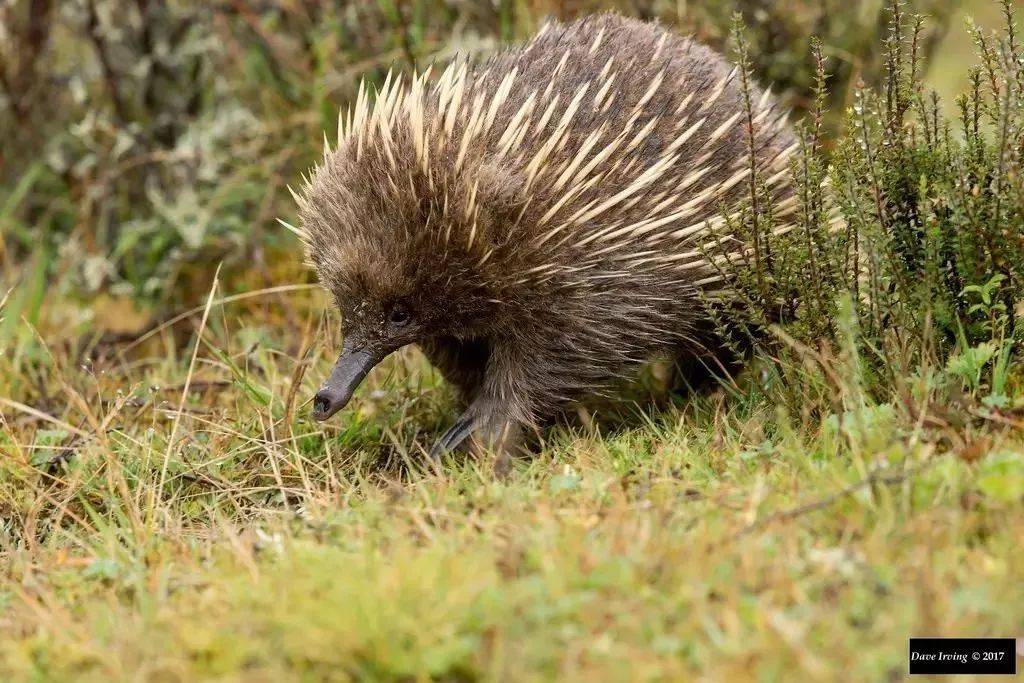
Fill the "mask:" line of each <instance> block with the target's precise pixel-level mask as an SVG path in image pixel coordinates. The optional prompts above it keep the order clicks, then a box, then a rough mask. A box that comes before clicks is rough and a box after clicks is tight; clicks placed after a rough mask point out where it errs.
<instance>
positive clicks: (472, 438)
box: [430, 403, 522, 468]
mask: <svg viewBox="0 0 1024 683" xmlns="http://www.w3.org/2000/svg"><path fill="white" fill-rule="evenodd" d="M521 442H522V427H521V425H519V423H517V422H516V421H515V420H513V419H511V418H509V417H508V416H507V415H505V414H503V413H500V412H492V411H487V410H484V409H482V408H481V404H480V403H474V404H473V405H472V406H470V408H469V409H468V410H467V411H466V412H465V413H463V414H462V415H461V416H460V417H459V419H458V420H456V421H455V424H453V425H452V426H451V427H449V428H448V430H447V431H445V433H444V434H442V435H441V438H440V439H438V441H437V443H435V444H434V446H433V447H432V448H431V449H430V457H431V458H440V457H441V456H443V455H445V454H446V453H451V452H452V451H455V450H457V449H459V448H460V447H469V448H470V449H471V450H472V451H474V452H475V453H489V454H492V455H493V456H494V457H495V459H496V460H495V462H496V465H497V466H498V467H499V468H500V467H501V466H504V465H505V464H507V462H508V460H509V458H510V456H511V455H512V454H513V453H515V452H516V451H517V450H518V449H519V447H520V444H521Z"/></svg>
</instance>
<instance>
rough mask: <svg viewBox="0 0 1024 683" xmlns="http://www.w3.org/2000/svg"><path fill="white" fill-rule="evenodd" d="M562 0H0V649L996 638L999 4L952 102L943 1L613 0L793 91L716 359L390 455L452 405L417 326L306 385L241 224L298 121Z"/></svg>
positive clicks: (822, 664) (557, 661) (407, 664)
mask: <svg viewBox="0 0 1024 683" xmlns="http://www.w3.org/2000/svg"><path fill="white" fill-rule="evenodd" d="M593 5H594V6H593V7H592V6H591V3H588V2H545V1H543V0H542V1H534V2H529V3H527V2H519V1H518V0H516V1H513V0H507V1H506V0H503V1H502V2H496V3H476V2H468V1H467V2H461V1H458V0H454V1H447V2H441V1H440V0H436V1H435V0H410V1H405V2H403V1H401V0H396V1H395V2H390V1H385V0H381V2H379V3H363V2H353V3H346V2H339V3H313V2H309V3H306V2H290V1H289V2H286V1H280V2H266V3H259V4H255V3H253V4H250V3H245V2H234V1H232V2H224V3H208V4H202V5H195V4H193V3H175V2H172V3H155V2H149V1H148V0H136V1H135V2H131V3H129V2H126V1H123V0H107V1H103V0H79V1H76V2H68V3H59V4H58V3H52V2H49V1H48V0H29V1H27V2H24V3H20V4H7V5H4V6H3V7H2V8H0V125H3V126H4V130H5V131H18V132H19V133H20V134H13V133H11V132H9V133H8V134H7V135H3V136H2V137H0V188H2V190H0V264H2V265H0V269H2V270H0V278H2V280H0V284H3V287H2V288H0V563H2V567H3V568H2V569H0V677H3V678H4V679H5V680H6V679H11V680H65V679H84V680H111V679H143V680H150V679H153V680H196V679H225V680H287V679H326V680H333V679H348V678H368V679H397V678H403V679H409V678H414V679H426V678H438V679H449V680H450V679H469V680H473V679H521V678H530V679H532V678H548V679H550V678H559V679H594V678H600V679H665V678H669V679H677V678H684V679H685V678H696V677H704V678H708V679H712V680H719V679H726V678H730V679H731V678H737V679H740V680H745V679H755V678H756V679H769V680H774V679H782V678H786V679H790V678H796V679H813V680H820V679H840V680H879V679H898V678H901V677H902V676H903V675H904V674H905V671H906V661H905V658H906V638H907V637H908V636H909V635H912V634H915V635H917V634H919V635H924V634H935V635H960V636H984V635H1003V636H1005V635H1011V634H1019V633H1021V632H1022V630H1024V610H1022V608H1021V605H1024V556H1022V555H1021V553H1020V552H1018V546H1019V539H1020V538H1021V537H1022V536H1024V514H1022V512H1024V438H1022V431H1021V427H1024V375H1022V371H1021V368H1022V365H1021V363H1020V359H1021V353H1022V347H1021V341H1022V335H1024V329H1022V325H1021V323H1020V320H1021V317H1022V316H1024V237H1022V236H1024V180H1022V174H1021V170H1022V169H1021V153H1022V151H1024V107H1022V105H1024V54H1022V48H1021V36H1020V35H1019V33H1018V32H1017V29H1016V27H1015V24H1014V17H1013V16H1012V13H1011V11H1010V5H1009V2H1004V3H1003V4H1002V5H1001V6H1002V8H1003V10H1004V15H1005V16H1004V19H1005V22H1004V23H1005V26H1004V28H1003V30H1002V31H1001V32H998V33H989V32H986V31H983V30H981V29H972V36H973V39H974V41H975V44H976V48H977V52H978V63H977V66H976V67H974V68H972V69H971V70H970V72H969V74H968V76H969V78H968V82H969V83H970V84H971V86H970V88H969V90H968V92H966V93H965V94H964V95H963V96H962V97H961V98H960V99H959V100H958V101H957V102H956V106H955V107H952V108H947V107H944V106H943V105H942V103H941V102H940V101H939V100H938V98H937V97H935V96H933V95H932V93H931V92H930V91H929V90H928V88H927V87H926V86H925V84H924V80H923V74H924V73H925V65H926V63H927V57H928V54H929V53H930V52H931V51H932V50H933V49H934V47H935V45H936V44H937V41H938V40H939V38H940V37H941V36H942V34H943V33H944V28H942V27H943V26H944V23H945V19H946V18H947V17H948V16H949V15H950V14H951V13H952V12H951V10H950V9H949V8H948V4H947V3H935V4H934V5H932V6H927V5H920V4H919V5H915V6H914V7H913V8H911V7H904V6H903V5H901V4H898V3H893V4H891V5H888V6H884V7H883V6H882V3H881V2H878V1H873V0H860V2H854V3H850V2H845V3H842V4H840V3H838V2H825V3H820V2H819V3H810V2H808V3H803V2H797V3H763V2H753V1H751V2H747V1H746V0H744V1H743V2H740V3H739V9H740V10H741V12H740V15H739V16H738V17H735V18H734V17H733V15H732V13H731V9H732V8H731V6H726V5H725V4H724V3H723V4H721V5H719V4H718V3H706V4H704V5H705V6H703V7H702V8H700V9H695V8H692V7H689V6H688V4H687V3H674V2H672V3H670V2H663V3H662V2H633V3H623V6H622V7H621V8H620V9H622V10H624V11H634V12H637V13H640V14H642V15H645V16H647V17H648V18H651V17H658V18H660V19H662V20H663V21H666V22H669V23H672V24H673V25H675V26H677V27H679V29H680V30H696V31H697V32H698V34H699V35H700V36H701V37H703V38H704V39H706V40H709V41H710V42H712V43H715V44H718V45H719V46H722V47H724V48H726V49H730V50H731V51H732V52H733V54H734V55H735V57H736V59H737V61H738V62H739V63H740V64H741V65H742V66H743V70H742V72H743V74H744V76H746V77H748V78H749V77H757V78H763V79H765V80H771V81H773V82H775V83H776V84H777V85H778V87H779V88H780V89H781V91H782V93H783V96H784V97H786V98H787V100H788V101H789V102H790V103H792V104H793V105H794V107H795V109H796V110H797V114H796V116H795V118H796V119H797V120H798V121H799V125H800V127H801V128H800V129H801V139H802V150H801V154H800V155H799V156H798V159H797V161H796V162H795V163H794V165H793V169H792V172H793V173H794V174H795V177H796V178H797V181H798V183H799V185H800V187H801V193H800V210H799V212H798V214H797V219H796V221H795V229H793V230H791V231H789V232H788V233H786V234H784V235H777V234H776V233H777V232H778V230H777V229H778V228H779V227H781V226H782V224H783V223H782V221H781V220H780V219H779V217H777V216H776V215H774V214H773V211H772V207H771V206H770V204H769V203H768V202H765V201H761V198H763V196H764V192H765V191H764V186H763V181H764V179H761V178H756V177H755V178H754V179H753V181H752V182H751V184H750V200H749V202H748V203H747V205H745V206H744V207H741V210H740V211H739V212H737V213H736V214H734V215H733V216H732V217H731V219H730V230H731V231H732V232H733V233H739V234H742V235H745V236H746V237H747V241H748V243H750V244H752V245H754V244H756V245H757V248H756V249H752V250H751V252H750V253H749V254H748V255H747V256H746V257H744V258H743V259H742V260H738V261H736V262H734V263H731V264H726V265H725V266H723V267H725V268H728V269H729V270H730V271H731V272H732V273H733V274H734V275H735V282H736V287H737V291H738V293H739V295H740V296H739V302H740V303H739V305H737V306H734V307H729V308H725V309H723V308H722V307H720V306H719V305H718V304H716V303H714V302H713V301H709V310H711V311H712V312H713V313H714V315H716V316H718V319H719V320H720V322H721V325H722V327H723V329H728V330H729V331H730V334H733V335H734V336H735V338H736V339H737V342H738V344H737V352H739V351H740V348H739V347H740V346H743V347H748V346H751V345H752V346H753V347H754V348H755V352H754V354H753V358H752V360H751V363H750V365H749V367H748V369H747V370H746V371H744V372H743V373H741V374H740V375H739V376H737V377H735V378H722V381H721V383H720V386H718V387H717V388H715V389H713V390H711V391H708V392H704V393H700V394H697V395H691V396H676V397H673V398H672V399H671V401H669V402H668V403H667V404H666V401H664V400H661V399H660V398H656V399H655V400H653V401H652V400H648V397H647V396H646V393H647V392H648V391H649V392H650V393H651V394H657V390H656V385H657V381H655V379H654V378H653V377H646V378H645V379H644V380H643V381H642V382H641V383H640V386H638V389H637V392H636V393H637V396H638V398H637V400H636V401H635V402H633V403H630V404H628V405H626V406H625V407H624V408H623V409H621V410H620V411H619V412H620V413H625V415H622V414H619V415H617V417H616V419H614V420H613V419H597V420H584V421H581V422H582V423H583V424H578V425H569V426H563V427H560V428H557V429H553V430H551V431H549V432H548V433H547V434H546V435H545V441H544V443H543V444H542V445H541V449H540V452H539V453H538V454H537V455H536V456H535V457H534V458H532V459H529V460H521V461H517V462H516V463H514V465H513V467H512V469H511V471H510V472H508V473H506V474H504V475H501V476H499V475H497V474H496V473H495V472H494V471H493V467H492V465H491V463H490V462H488V461H486V460H480V461H476V460H472V459H462V458H457V457H456V458H451V459H448V460H447V461H445V462H444V463H441V464H437V463H431V462H429V461H428V460H427V459H426V458H425V456H424V452H423V447H424V446H427V445H429V443H430V441H431V438H432V437H433V436H434V435H436V433H437V432H438V430H439V429H440V428H441V427H442V426H443V425H444V424H445V423H446V421H447V420H448V419H450V415H451V414H452V411H453V406H452V405H451V399H450V397H449V393H448V390H447V388H446V387H445V386H444V385H443V383H442V382H441V380H440V378H439V377H438V376H437V374H436V373H435V372H433V371H432V370H431V369H430V368H429V367H428V366H427V365H426V363H425V362H424V361H423V359H422V358H421V357H420V356H419V355H418V354H417V353H415V352H413V351H410V352H408V353H404V354H403V355H400V356H398V357H394V358H391V359H389V360H388V361H387V362H386V363H385V364H384V366H383V367H381V368H380V369H379V370H377V371H375V372H374V374H373V375H372V376H371V377H370V379H369V381H368V384H367V385H366V386H365V387H364V388H362V389H361V390H360V392H359V394H358V395H357V399H356V401H355V402H354V404H353V406H352V407H351V408H349V409H348V410H347V411H346V413H345V414H344V415H343V416H341V417H342V419H340V420H338V421H337V422H336V423H332V424H330V425H318V424H315V423H313V422H312V421H311V420H310V419H309V418H308V416H307V413H308V401H307V399H308V398H309V397H310V396H311V395H312V393H313V391H314V390H315V385H316V381H317V379H318V378H320V377H322V376H323V375H324V373H325V371H326V369H327V367H328V365H329V363H330V359H331V358H332V357H333V356H332V354H331V351H332V350H334V349H336V348H338V346H340V339H339V338H338V336H339V332H338V330H339V325H338V321H337V320H336V319H335V318H334V316H333V313H332V312H331V311H330V307H329V306H327V305H326V304H327V302H326V301H325V297H323V296H322V294H321V293H320V292H319V291H318V289H317V287H316V286H315V285H314V284H312V283H311V282H310V279H309V275H308V274H307V273H306V271H305V268H304V267H303V266H302V264H301V263H299V256H298V249H297V247H296V245H295V244H294V243H293V242H292V241H291V240H290V238H289V237H288V233H287V232H286V231H282V230H279V229H275V228H274V227H273V221H274V219H275V218H276V217H277V216H283V217H285V218H288V217H289V216H290V214H291V212H292V208H291V207H290V200H289V199H288V197H287V195H288V193H287V192H286V191H285V186H286V184H287V183H289V182H293V181H294V178H295V177H297V176H298V174H299V173H300V172H301V170H302V169H303V168H305V166H307V165H308V163H309V162H310V161H311V160H312V159H313V158H314V156H313V155H315V154H318V153H319V146H320V144H321V143H320V140H321V132H320V131H321V130H322V129H323V128H327V129H328V130H333V121H334V119H335V117H336V110H337V107H338V106H339V105H341V104H344V103H345V102H347V100H348V99H349V98H350V97H351V96H352V95H353V93H354V92H355V87H356V85H357V84H358V79H359V78H360V77H362V76H363V75H366V76H367V77H368V78H370V79H380V78H382V77H383V75H384V73H385V72H386V70H387V68H388V66H389V65H391V64H392V63H395V64H397V65H398V66H399V67H400V68H404V67H406V66H409V64H410V63H422V62H427V61H430V60H433V59H437V60H442V59H444V58H445V57H446V56H448V55H449V54H451V53H453V52H454V51H455V50H459V49H461V50H464V51H471V52H475V53H480V54H484V53H487V52H489V51H491V50H494V49H497V48H498V46H500V44H501V43H502V42H504V41H507V40H513V39H517V38H520V37H523V36H525V35H528V34H529V33H530V32H531V31H532V30H533V29H534V27H535V26H536V24H537V22H538V21H540V20H541V19H542V18H543V17H544V16H547V15H569V14H572V13H576V12H586V11H591V10H593V9H595V8H596V6H597V3H593ZM607 5H608V3H602V4H601V5H600V6H601V7H604V6H607ZM914 11H927V12H928V13H930V14H931V15H932V18H931V19H929V20H928V21H927V22H925V21H924V20H922V19H919V18H918V16H917V15H916V14H914V13H913V12H914ZM953 30H961V29H956V28H954V29H953ZM810 34H816V35H818V36H820V38H821V40H820V42H817V43H815V44H813V45H812V46H810V47H809V46H808V44H807V40H806V38H807V36H808V35H810ZM729 36H731V39H728V37H729ZM879 45H881V48H879V47H878V46H879ZM948 111H954V112H956V115H954V116H952V117H949V116H947V114H946V112H948ZM823 188H824V189H823ZM789 222H793V221H792V219H791V218H790V221H789ZM653 374H657V373H653ZM598 417H599V418H600V417H601V416H600V415H599V416H598Z"/></svg>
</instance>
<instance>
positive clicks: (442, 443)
mask: <svg viewBox="0 0 1024 683" xmlns="http://www.w3.org/2000/svg"><path fill="white" fill-rule="evenodd" d="M475 426H476V416H475V415H472V414H471V413H463V414H462V416H461V417H459V419H458V420H456V421H455V424H453V425H452V426H451V427H449V428H448V429H447V431H445V433H444V434H442V435H441V438H440V439H438V440H437V443H435V444H434V445H433V447H432V448H431V449H430V457H431V458H433V459H435V460H436V459H439V458H440V457H441V456H443V455H444V454H446V453H450V452H452V451H454V450H455V449H456V448H458V447H459V445H460V444H461V443H462V442H463V441H465V440H466V437H468V436H469V435H470V434H472V433H473V429H474V427H475Z"/></svg>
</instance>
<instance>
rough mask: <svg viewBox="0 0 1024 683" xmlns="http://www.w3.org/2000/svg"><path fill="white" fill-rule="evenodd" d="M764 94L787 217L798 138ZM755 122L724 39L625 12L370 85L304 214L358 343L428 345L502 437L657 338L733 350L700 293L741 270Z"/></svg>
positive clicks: (479, 421)
mask: <svg viewBox="0 0 1024 683" xmlns="http://www.w3.org/2000/svg"><path fill="white" fill-rule="evenodd" d="M730 74H731V75H730ZM652 85H656V87H654V88H653V89H652ZM751 96H752V98H753V115H754V117H755V148H756V154H755V156H756V159H757V164H758V172H759V174H760V179H761V180H765V181H767V180H769V179H770V180H771V183H772V185H771V187H772V191H773V193H774V196H775V197H776V200H777V202H778V204H777V210H776V215H778V216H783V217H784V216H786V215H787V213H790V214H791V213H792V211H793V209H794V208H795V202H794V200H793V198H792V196H791V195H792V193H791V190H790V188H789V185H788V173H785V170H786V168H787V165H788V161H787V159H788V157H789V155H790V153H791V152H792V149H793V148H792V143H793V140H794V138H793V136H792V133H791V132H790V130H789V128H788V127H787V125H786V123H785V120H784V119H785V114H784V112H782V111H780V110H778V109H777V107H776V105H775V103H774V101H773V100H772V99H771V98H770V97H769V96H764V97H763V98H762V93H761V92H760V91H759V90H756V88H755V89H754V90H753V92H751ZM573 108H575V111H573V110H572V109H573ZM567 112H568V114H567ZM491 116H493V118H490V117H491ZM488 122H489V123H490V125H487V124H488ZM698 124H699V125H698ZM746 124H747V119H746V113H745V110H744V106H743V93H742V90H741V87H740V77H739V75H738V74H737V73H736V72H735V71H734V70H733V69H732V67H731V65H729V64H727V63H726V61H725V60H724V59H723V58H722V57H721V56H719V55H718V54H716V53H715V52H713V51H712V50H710V49H708V48H707V47H704V46H702V45H699V44H697V43H695V42H694V41H692V40H691V39H688V38H682V37H678V36H676V35H673V34H671V33H669V32H668V31H666V30H665V29H663V28H661V27H659V26H657V25H652V24H645V23H641V22H638V21H634V20H630V19H625V18H622V17H619V16H617V15H613V14H605V15H599V16H594V17H591V18H588V19H585V20H582V21H578V22H574V23H570V24H553V25H550V26H548V27H546V28H545V29H544V30H543V31H542V32H541V33H540V34H539V35H538V36H537V37H535V38H534V39H533V40H532V41H531V42H530V43H528V44H527V45H526V46H524V47H520V48H515V49H511V50H509V51H507V52H504V53H502V54H500V55H498V56H496V57H494V58H492V59H491V60H490V61H488V62H487V63H486V64H484V65H483V66H482V67H479V68H471V67H469V66H468V65H465V64H464V63H461V62H457V63H456V64H454V65H453V66H451V67H449V69H448V70H447V71H446V72H445V73H444V74H443V75H442V76H441V78H440V79H439V80H438V81H437V84H436V85H435V84H433V83H431V82H428V81H427V80H426V79H425V78H424V79H417V80H416V81H414V83H413V84H412V86H411V87H401V86H399V85H396V84H395V83H391V84H389V86H388V87H386V88H385V89H384V90H383V91H382V92H381V93H380V94H379V95H378V98H377V104H376V106H375V107H374V106H371V105H370V104H369V103H368V100H367V98H365V97H364V98H361V100H360V103H359V104H357V108H356V111H355V112H353V113H350V115H349V117H348V121H347V122H346V125H345V126H344V127H343V128H344V130H343V131H342V132H341V133H339V136H340V138H341V139H340V141H339V145H338V149H337V150H335V151H329V150H328V153H327V154H326V155H325V159H324V162H323V163H322V164H320V165H319V166H318V167H317V169H316V170H315V172H314V175H313V176H312V178H311V180H310V181H309V182H308V184H307V185H306V187H305V188H304V190H303V193H302V196H301V197H300V199H299V201H300V207H301V217H302V221H303V226H302V228H301V232H302V234H303V239H304V240H305V241H306V243H307V250H308V256H309V258H310V260H311V262H312V264H313V266H314V267H315V268H316V270H317V272H318V273H319V275H320V278H321V281H322V283H323V285H324V287H325V288H326V289H327V290H328V291H329V292H331V293H332V294H333V295H334V296H335V298H336V300H337V303H338V305H339V306H340V307H341V309H342V312H343V318H344V326H345V334H346V346H348V345H349V344H351V345H352V346H353V347H355V346H363V347H366V348H373V349H376V350H377V351H378V352H379V353H387V352H390V351H391V350H394V349H396V348H398V347H400V346H403V345H405V344H409V343H415V344H418V345H419V346H420V348H422V349H423V351H424V352H425V353H426V355H427V357H428V358H429V359H430V360H431V362H432V363H434V364H435V365H436V366H437V367H438V368H439V369H440V370H441V372H442V373H443V374H444V376H445V377H446V378H447V379H448V380H449V381H450V382H452V383H453V384H454V385H455V386H456V387H457V388H458V389H459V391H460V393H461V394H462V396H463V397H464V398H465V399H466V401H467V403H468V406H469V407H468V409H467V412H466V414H465V415H464V416H463V419H464V420H468V423H467V424H470V429H471V431H473V432H474V433H475V434H476V436H477V437H479V438H480V440H481V441H482V442H483V443H485V444H489V445H492V446H499V447H500V446H502V445H505V444H506V443H507V442H508V441H509V440H510V439H512V438H514V437H515V432H516V431H517V430H518V429H519V428H520V427H521V426H522V425H535V424H538V423H539V422H541V421H543V420H545V419H546V418H548V417H550V416H551V415H552V413H553V412H554V411H556V410H557V409H558V408H559V407H561V406H563V405H564V404H565V402H567V401H572V400H574V399H578V398H580V397H581V396H585V395H587V394H589V393H591V392H595V391H600V390H602V389H605V388H607V387H608V386H610V383H611V382H613V381H614V380H615V379H617V378H621V377H624V376H628V375H629V374H630V373H631V371H632V370H633V369H634V368H635V367H636V365H637V364H639V363H641V362H643V361H645V360H647V359H649V358H650V357H652V356H654V355H657V354H661V353H671V354H680V353H682V354H689V355H693V354H697V355H701V354H704V355H709V356H714V355H716V349H715V348H713V346H714V345H713V344H711V343H707V341H708V340H707V338H706V337H705V336H702V332H701V330H703V329H706V327H707V324H706V322H707V321H706V320H705V315H706V314H705V311H706V307H705V304H704V302H703V301H702V296H706V295H707V291H708V290H709V289H711V290H716V289H717V290H719V291H721V290H722V288H723V287H725V286H726V285H727V283H724V282H722V281H721V278H720V275H719V273H720V270H719V269H718V268H715V267H713V266H712V265H711V264H710V263H708V260H707V259H708V257H709V254H717V255H721V254H722V253H723V242H722V240H721V239H720V238H718V237H715V236H713V235H712V234H711V232H712V229H713V228H715V226H716V225H719V223H716V221H718V220H720V214H721V210H722V207H729V206H735V203H736V201H737V199H738V198H739V197H740V196H741V195H742V194H744V193H746V192H747V191H748V189H749V185H748V183H749V175H745V170H746V171H747V172H749V164H750V156H749V149H748V145H749V140H748V135H747V133H746V130H747V126H746ZM449 129H450V132H449ZM467 131H468V132H467ZM716 133H717V134H718V137H717V138H716V137H715V134H716ZM673 145H674V147H673ZM595 160H596V161H595ZM592 161H595V163H591V162H592ZM645 174H646V175H645ZM638 179H639V182H638ZM645 180H649V182H644V181H645ZM709 222H710V223H709ZM784 229H785V228H782V229H781V230H784ZM781 230H780V231H781ZM746 248H747V247H746V245H741V244H728V249H730V250H733V251H735V250H741V251H742V250H744V249H746ZM702 292H703V293H704V294H703V295H702ZM711 296H714V294H711ZM395 306H400V307H401V308H402V309H404V310H405V311H407V312H408V313H409V315H410V320H409V321H408V322H406V323H404V324H401V325H396V324H393V323H391V322H389V316H390V315H391V311H392V309H393V308H394V307H395ZM708 347H711V348H708ZM449 445H453V444H449Z"/></svg>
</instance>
